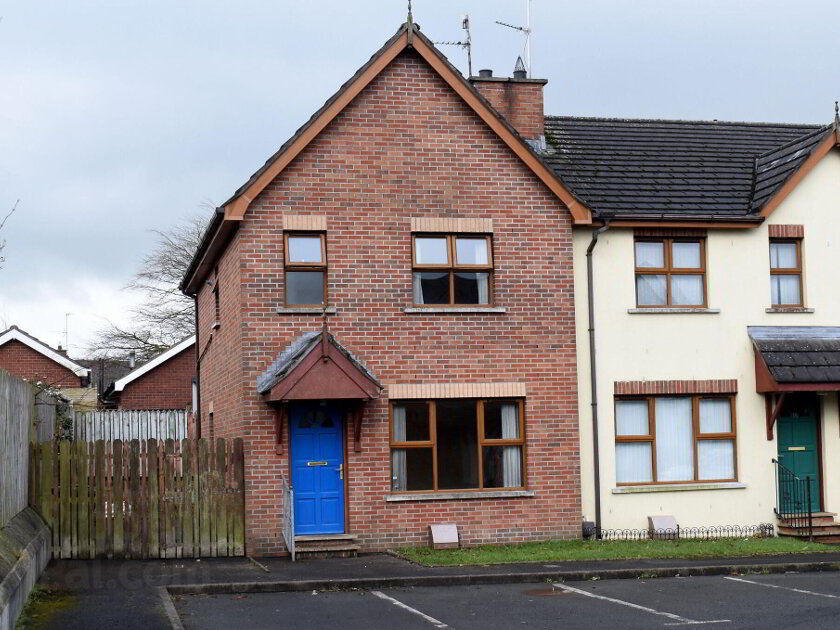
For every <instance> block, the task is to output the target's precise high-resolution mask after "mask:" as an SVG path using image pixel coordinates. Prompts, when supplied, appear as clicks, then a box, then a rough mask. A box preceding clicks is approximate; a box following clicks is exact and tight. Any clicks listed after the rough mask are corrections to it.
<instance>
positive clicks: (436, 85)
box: [181, 22, 591, 555]
mask: <svg viewBox="0 0 840 630" xmlns="http://www.w3.org/2000/svg"><path fill="white" fill-rule="evenodd" d="M544 84H545V81H542V80H533V79H527V78H523V77H519V78H512V79H508V78H493V77H481V78H479V77H472V78H470V79H469V80H467V79H464V78H463V77H462V76H461V75H460V74H459V73H458V71H457V70H456V69H455V68H454V67H453V66H452V65H451V64H450V63H449V62H448V61H447V60H446V58H445V57H444V56H443V55H442V54H441V53H440V52H439V51H437V50H436V49H435V47H434V45H433V44H432V43H431V42H430V41H429V40H428V39H427V38H426V37H425V36H424V35H423V34H422V33H421V32H420V31H419V28H418V27H417V26H416V25H413V24H411V22H409V23H407V24H405V25H403V26H402V27H401V28H400V29H399V30H398V32H397V33H396V34H395V35H394V36H393V37H392V38H391V39H390V40H389V41H388V42H386V43H385V45H384V46H383V47H382V48H381V49H380V50H379V51H378V52H376V53H375V54H374V55H373V57H372V58H371V59H370V60H369V61H368V62H367V63H366V64H365V65H364V66H363V67H362V68H360V69H359V71H358V72H357V73H356V74H355V75H354V76H353V77H352V78H351V79H350V80H349V81H348V82H347V83H346V84H345V85H344V86H342V87H341V89H340V90H339V91H338V92H337V93H336V94H335V95H334V96H333V97H331V98H330V99H329V100H328V101H327V102H326V103H325V104H324V106H323V107H322V108H321V109H319V110H318V111H317V112H316V113H315V114H314V115H313V116H312V118H311V119H310V120H309V121H308V122H307V123H306V124H305V125H304V126H303V127H302V128H301V129H300V130H298V132H297V133H296V134H295V135H294V136H293V137H292V138H291V139H290V140H288V141H287V142H286V143H285V144H284V145H283V146H282V147H281V148H280V150H279V151H278V152H277V153H276V154H275V155H274V156H272V157H271V158H270V159H269V160H268V161H267V162H266V164H265V165H264V166H263V167H262V168H261V169H260V170H259V171H257V172H256V173H255V174H254V175H253V176H252V177H251V179H250V180H249V181H248V182H246V184H245V185H243V186H242V187H241V188H240V189H239V190H238V191H237V192H236V193H235V194H234V196H233V197H232V198H231V199H230V200H229V201H228V202H226V203H225V204H224V205H223V206H222V207H220V208H219V209H218V210H217V212H216V214H215V215H214V217H213V220H212V222H211V224H210V226H209V228H208V230H207V232H206V234H205V237H204V239H203V241H202V243H201V246H200V248H199V250H198V252H197V253H196V255H195V257H194V259H193V261H192V264H191V266H190V268H189V270H188V272H187V274H186V276H185V278H184V280H183V282H182V287H181V288H182V289H183V290H184V291H185V292H186V293H187V294H189V295H193V296H194V297H195V299H196V308H197V312H198V324H197V341H196V343H197V355H198V375H199V379H200V381H199V382H200V427H199V430H200V432H201V434H202V436H204V437H243V438H244V439H245V443H246V480H247V482H246V483H247V486H246V513H247V531H246V546H247V550H248V553H249V554H253V555H270V554H280V553H284V552H285V551H286V544H285V542H284V531H283V523H284V516H285V514H286V513H287V512H286V510H288V508H289V506H287V505H285V504H284V503H285V502H284V484H290V485H291V486H292V488H293V490H294V493H295V495H294V496H295V499H294V508H295V531H294V534H295V536H296V538H298V539H299V541H298V543H297V544H298V547H299V548H300V544H301V543H304V542H305V541H307V540H312V539H311V538H310V539H306V538H300V537H301V536H310V537H311V536H315V537H316V539H323V538H324V537H326V538H328V539H329V538H330V537H333V538H334V539H336V540H346V539H347V538H351V539H352V540H351V542H352V543H354V544H353V545H352V547H356V546H358V547H359V548H361V549H362V550H364V551H374V550H383V549H387V548H391V547H395V546H398V545H417V544H425V543H427V542H428V538H429V525H431V524H436V523H455V524H456V525H458V528H459V533H460V537H461V541H462V543H464V544H474V543H497V542H514V541H526V540H543V539H549V538H569V537H577V536H579V535H580V531H581V523H580V519H581V508H580V501H581V497H580V477H579V442H578V411H577V404H578V403H577V396H576V386H577V383H576V379H577V377H576V353H575V343H576V340H575V304H574V287H573V281H574V278H573V270H572V241H573V239H572V227H573V225H575V224H583V225H586V224H589V223H591V216H590V212H589V210H588V209H587V208H586V206H584V205H583V204H582V203H581V202H580V201H578V200H577V199H576V198H575V197H574V196H573V195H572V194H570V193H569V191H568V190H567V189H566V188H565V187H564V185H563V184H562V182H561V180H560V179H559V178H558V177H557V176H556V175H555V173H554V172H553V171H552V170H551V168H550V167H549V166H548V165H547V164H546V163H545V162H544V161H543V160H542V159H541V158H540V157H539V154H538V153H537V152H536V151H535V150H534V147H540V146H542V145H543V144H544V142H545V140H544V138H543V134H544V132H543V107H542V89H543V85H544ZM499 112H505V114H506V115H505V117H503V116H502V115H501V114H500V113H499ZM286 534H287V535H291V533H290V532H286Z"/></svg>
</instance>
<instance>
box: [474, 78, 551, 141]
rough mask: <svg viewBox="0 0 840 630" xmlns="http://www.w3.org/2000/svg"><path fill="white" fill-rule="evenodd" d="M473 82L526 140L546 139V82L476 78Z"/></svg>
mask: <svg viewBox="0 0 840 630" xmlns="http://www.w3.org/2000/svg"><path fill="white" fill-rule="evenodd" d="M470 81H471V82H472V84H473V86H474V87H475V88H476V89H477V90H478V91H479V92H481V95H482V96H483V97H484V98H486V99H487V100H488V101H490V104H491V105H492V106H493V107H494V108H495V109H496V111H497V112H499V113H500V114H501V115H502V116H503V117H504V118H505V119H506V120H507V121H508V122H509V123H510V124H511V126H512V127H513V128H514V129H516V130H517V131H518V132H519V134H520V135H521V136H522V137H523V138H527V139H528V140H535V139H536V138H539V137H540V136H542V135H545V117H544V116H545V112H544V107H543V86H544V85H545V81H542V80H534V79H506V78H486V79H481V78H476V77H473V78H472V79H470Z"/></svg>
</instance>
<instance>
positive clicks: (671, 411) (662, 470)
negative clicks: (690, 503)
mask: <svg viewBox="0 0 840 630" xmlns="http://www.w3.org/2000/svg"><path fill="white" fill-rule="evenodd" d="M693 445H694V431H693V428H692V425H691V398H657V399H656V477H657V480H658V481H691V480H692V479H694V449H693Z"/></svg>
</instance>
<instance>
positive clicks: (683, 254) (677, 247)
mask: <svg viewBox="0 0 840 630" xmlns="http://www.w3.org/2000/svg"><path fill="white" fill-rule="evenodd" d="M671 256H672V259H673V260H672V261H671V266H672V267H674V268H676V269H699V268H700V243H672V244H671Z"/></svg>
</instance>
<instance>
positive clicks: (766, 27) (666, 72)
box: [0, 0, 840, 356]
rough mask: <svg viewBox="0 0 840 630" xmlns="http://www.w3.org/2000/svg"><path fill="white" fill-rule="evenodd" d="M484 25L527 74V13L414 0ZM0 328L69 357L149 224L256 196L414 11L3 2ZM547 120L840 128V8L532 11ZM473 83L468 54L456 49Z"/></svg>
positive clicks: (716, 2)
mask: <svg viewBox="0 0 840 630" xmlns="http://www.w3.org/2000/svg"><path fill="white" fill-rule="evenodd" d="M464 13H468V14H469V15H470V18H471V22H472V37H473V44H474V45H473V69H474V70H475V71H477V70H478V69H479V68H484V67H490V68H493V69H494V70H495V72H496V74H497V75H506V76H507V75H510V73H511V71H512V69H513V65H514V62H515V60H516V56H517V55H518V54H520V53H521V52H522V38H521V36H520V35H519V34H518V33H517V32H515V31H512V30H510V29H506V28H503V27H501V26H497V25H495V24H494V23H493V22H494V20H502V21H507V22H511V23H517V24H518V23H523V22H524V19H525V0H414V17H415V21H416V22H418V23H419V24H420V25H421V28H422V30H423V31H424V32H425V33H426V35H428V36H429V37H430V38H431V39H433V40H436V41H438V40H457V39H459V38H461V37H462V34H463V33H462V31H461V29H460V25H461V15H462V14H464ZM0 16H1V17H2V21H0V215H2V214H5V211H7V210H8V209H9V208H11V207H12V205H13V204H14V203H15V200H16V199H18V198H19V199H20V205H19V207H18V211H17V213H16V214H15V215H14V216H13V217H12V218H11V219H10V220H9V222H8V223H7V226H6V228H5V229H4V230H3V232H2V233H0V238H5V239H6V240H7V242H8V244H7V247H6V250H5V256H6V258H7V262H6V265H5V268H4V269H3V270H0V324H1V325H4V327H5V325H11V324H17V325H18V326H20V327H21V328H24V329H25V330H27V331H29V332H31V333H32V334H34V335H36V336H37V337H40V338H41V339H43V340H44V341H46V342H47V343H50V344H52V345H56V344H58V343H59V342H63V330H64V325H65V313H71V316H70V349H71V354H72V355H74V356H83V355H84V348H85V344H86V343H87V342H88V341H89V339H90V337H91V335H92V333H93V331H95V330H96V329H97V328H98V327H100V326H101V325H102V324H103V323H104V321H105V318H109V319H111V320H113V321H121V320H123V319H124V317H125V310H126V308H127V307H128V306H129V305H130V304H131V300H132V298H131V296H130V295H129V294H127V293H126V292H125V291H123V290H121V287H122V286H123V285H124V284H125V282H126V281H127V280H128V279H129V278H130V276H131V274H132V272H133V271H134V270H135V269H136V268H137V265H138V261H139V260H140V258H141V257H142V255H143V253H144V252H145V251H147V250H148V249H149V247H150V246H151V245H152V243H153V242H154V241H153V236H152V235H151V234H150V233H149V230H151V229H163V230H165V229H167V227H169V226H171V225H173V224H174V223H175V222H177V221H178V219H179V218H180V217H183V216H184V215H189V214H194V213H197V212H201V213H205V214H206V213H207V212H208V211H207V209H206V208H202V204H206V203H207V202H212V203H216V204H218V203H220V202H222V201H224V200H225V199H226V198H227V197H228V196H229V195H230V193H232V192H233V190H234V189H236V188H237V187H238V186H239V185H240V184H242V183H243V182H244V181H245V180H246V179H247V178H248V176H249V175H250V174H251V173H252V172H253V171H254V170H256V169H257V168H258V167H259V166H260V165H261V164H262V163H263V162H264V160H265V159H266V158H267V157H268V156H269V155H271V154H272V153H273V152H274V151H275V150H276V149H277V147H278V146H280V144H282V143H283V141H284V140H285V139H286V138H288V137H289V136H290V135H291V134H292V133H293V132H294V131H295V129H297V128H298V127H299V126H300V124H301V123H303V122H304V121H305V120H306V119H307V118H308V117H309V115H310V114H311V113H312V112H313V111H314V110H315V109H317V108H318V107H319V106H320V105H321V104H322V103H323V102H324V100H326V99H327V98H328V97H329V96H330V95H331V94H332V93H333V92H334V91H335V90H336V89H337V88H338V87H339V86H340V85H341V83H343V82H344V81H345V80H346V79H347V78H348V77H350V75H352V74H353V72H355V70H356V69H357V68H358V67H359V66H360V65H361V64H362V63H364V62H365V61H366V60H367V59H368V57H369V56H370V55H371V54H372V53H373V52H374V51H375V50H376V49H378V48H379V47H380V46H381V44H382V43H383V42H384V41H385V40H386V39H388V38H389V37H390V36H391V35H392V34H393V33H394V31H396V29H397V28H398V27H399V25H400V24H401V23H402V22H403V21H404V20H405V17H406V2H405V0H343V1H338V0H308V1H298V0H295V1H292V0H274V1H268V0H263V1H260V0H227V1H222V0H201V1H198V0H167V1H161V0H135V1H127V0H125V1H121V0H100V1H94V0H72V1H68V0H38V1H37V2H36V1H33V0H15V1H11V0H0ZM532 20H533V29H534V35H533V44H532V46H533V62H532V63H533V70H534V76H536V77H539V78H546V79H548V80H549V83H548V85H547V86H546V111H547V113H552V114H567V115H580V116H618V117H649V118H688V119H720V120H753V121H784V122H805V123H821V122H822V123H827V122H830V121H831V119H832V116H833V103H834V100H835V99H837V98H840V36H838V35H837V25H838V23H840V7H838V3H837V0H797V1H796V2H791V1H790V0H632V1H631V0H533V12H532ZM443 50H444V52H445V53H446V54H447V55H448V56H449V58H450V59H451V60H452V61H453V62H454V63H455V64H456V65H457V66H458V67H459V68H460V69H461V70H462V71H463V72H464V73H466V55H465V54H464V53H463V51H461V50H460V49H458V48H453V47H443Z"/></svg>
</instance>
